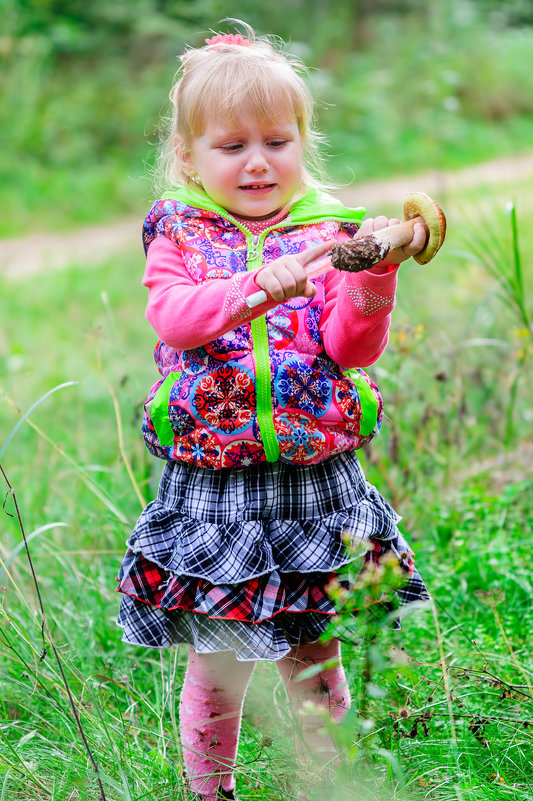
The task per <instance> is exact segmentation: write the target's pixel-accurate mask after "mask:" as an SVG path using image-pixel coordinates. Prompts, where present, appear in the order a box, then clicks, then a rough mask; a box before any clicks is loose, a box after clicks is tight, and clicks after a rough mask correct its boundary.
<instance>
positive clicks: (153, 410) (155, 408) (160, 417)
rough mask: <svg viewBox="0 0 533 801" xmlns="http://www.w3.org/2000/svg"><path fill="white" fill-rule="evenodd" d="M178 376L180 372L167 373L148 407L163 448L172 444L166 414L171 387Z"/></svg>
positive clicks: (169, 424)
mask: <svg viewBox="0 0 533 801" xmlns="http://www.w3.org/2000/svg"><path fill="white" fill-rule="evenodd" d="M179 378H181V372H179V373H169V374H168V375H167V377H166V378H165V380H164V381H163V383H162V384H161V386H160V387H159V389H158V390H157V392H156V393H155V395H154V397H153V400H152V405H151V407H150V417H151V418H152V423H153V424H154V428H155V431H156V434H157V436H158V439H159V442H160V443H161V445H162V446H163V447H164V448H170V446H171V445H173V444H174V431H173V429H172V425H171V423H170V418H169V416H168V404H169V401H170V392H171V390H172V387H173V386H174V384H175V383H176V381H177V380H178V379H179Z"/></svg>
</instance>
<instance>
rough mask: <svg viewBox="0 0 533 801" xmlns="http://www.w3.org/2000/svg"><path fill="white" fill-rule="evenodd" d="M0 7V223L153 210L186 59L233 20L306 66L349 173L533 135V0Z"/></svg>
mask: <svg viewBox="0 0 533 801" xmlns="http://www.w3.org/2000/svg"><path fill="white" fill-rule="evenodd" d="M0 15H1V26H0V98H1V106H0V109H1V110H0V115H1V116H0V126H1V128H2V135H3V144H2V149H1V151H0V192H1V196H0V197H1V206H2V215H1V219H0V234H3V235H11V234H18V233H23V232H24V230H26V229H27V227H28V226H31V227H32V228H35V227H38V228H43V229H46V228H50V227H53V228H62V227H65V226H69V225H71V224H72V223H78V222H87V221H94V220H102V219H106V218H109V216H115V215H117V214H122V213H124V212H129V211H132V210H135V211H137V210H138V209H140V208H142V209H144V207H145V206H146V204H147V203H148V202H149V201H150V199H151V197H152V188H151V182H150V179H149V177H148V170H147V168H149V166H150V165H151V164H152V163H153V159H154V147H153V144H154V143H155V142H156V141H157V132H158V125H159V119H160V116H161V114H164V113H165V112H166V111H167V99H168V91H169V88H170V85H171V82H172V78H173V75H174V73H175V70H176V69H177V65H178V62H177V56H178V54H179V53H180V52H181V51H182V49H183V46H184V44H185V42H188V43H190V44H192V45H197V44H202V43H203V40H204V38H205V36H206V35H207V36H209V35H210V33H209V30H210V28H214V29H215V30H217V31H218V30H220V29H224V28H226V29H228V25H227V23H225V24H222V25H218V24H217V23H218V21H219V20H222V19H223V18H225V17H237V18H240V19H243V20H245V21H246V22H248V23H249V24H251V25H252V26H253V27H254V28H255V29H256V31H257V33H260V34H264V33H269V34H270V33H272V34H277V35H279V36H281V37H282V38H283V39H284V40H286V41H288V42H289V44H290V48H291V49H292V50H293V51H294V52H295V53H296V54H297V55H298V56H300V57H301V58H302V59H303V60H304V61H305V63H306V64H307V65H308V66H309V67H310V68H311V73H310V78H309V80H310V84H311V87H312V90H313V93H314V94H315V96H316V98H317V101H318V108H317V112H318V125H319V128H320V129H321V130H322V131H323V132H324V133H325V134H326V136H327V138H328V139H329V141H330V143H331V149H330V157H329V159H328V168H329V171H330V173H331V175H332V177H333V178H334V179H335V180H336V181H338V182H339V183H341V184H346V183H350V182H352V181H362V180H365V179H368V178H373V177H376V176H380V177H381V176H389V175H391V174H395V173H408V172H410V171H412V170H426V169H435V168H436V169H440V168H456V167H461V166H462V165H465V164H471V163H473V162H476V161H482V160H486V159H490V158H493V157H495V156H497V155H502V154H505V153H511V152H512V153H516V152H521V151H524V150H526V149H527V148H530V147H531V143H532V142H533V70H532V69H531V64H532V57H533V2H532V0H475V2H474V1H473V0H448V1H447V2H445V1H444V0H438V1H437V2H431V3H428V2H427V1H426V0H335V2H332V3H325V2H323V0H285V2H283V3H257V2H255V0H234V2H227V1H226V0H224V2H222V0H192V1H189V2H188V1H187V0H115V2H109V0H91V2H86V0H70V1H69V0H33V2H30V0H2V3H1V4H0ZM229 29H231V26H230V27H229ZM28 214H30V217H29V218H28V217H27V215H28ZM23 219H24V224H22V225H21V221H22V220H23Z"/></svg>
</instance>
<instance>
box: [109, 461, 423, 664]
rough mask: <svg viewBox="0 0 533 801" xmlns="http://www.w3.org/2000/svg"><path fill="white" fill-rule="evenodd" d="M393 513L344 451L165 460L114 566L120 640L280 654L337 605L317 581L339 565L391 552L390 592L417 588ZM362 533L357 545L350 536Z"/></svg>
mask: <svg viewBox="0 0 533 801" xmlns="http://www.w3.org/2000/svg"><path fill="white" fill-rule="evenodd" d="M399 520H400V518H399V516H398V515H397V514H396V512H395V511H394V510H393V509H392V507H391V506H390V505H389V504H388V503H387V501H386V500H385V499H384V498H383V497H382V496H381V495H380V493H379V492H378V491H377V489H376V488H375V487H374V486H372V485H371V484H369V483H368V482H367V481H366V479H365V476H364V474H363V471H362V469H361V466H360V464H359V460H358V458H357V455H356V453H355V452H354V451H350V452H345V453H342V454H340V455H338V456H335V457H332V458H331V459H328V460H326V461H324V462H321V463H320V464H316V465H311V466H309V467H298V466H293V465H288V464H284V463H282V462H275V463H262V464H257V465H252V466H250V467H247V468H245V469H223V470H218V471H210V470H205V469H202V468H198V467H193V466H190V465H187V464H184V463H181V462H176V461H169V462H167V463H166V465H165V468H164V470H163V474H162V477H161V481H160V485H159V490H158V494H157V498H156V500H154V501H152V502H151V503H149V504H148V506H147V507H146V509H145V510H144V512H143V513H142V514H141V516H140V518H139V520H138V521H137V524H136V526H135V528H134V530H133V532H132V534H131V536H130V538H129V540H128V542H127V545H128V550H127V553H126V556H125V558H124V561H123V564H122V567H121V568H120V571H119V575H118V577H117V581H118V587H117V590H118V591H119V592H121V593H123V597H122V601H121V606H120V611H119V616H118V621H117V622H118V624H119V625H120V626H121V627H122V628H123V630H124V633H123V640H124V642H128V643H131V644H134V645H142V646H146V647H148V648H167V647H169V646H171V645H173V644H177V643H187V644H189V645H191V646H192V647H193V648H194V650H195V651H196V652H197V653H210V652H214V651H228V650H232V651H234V652H235V654H236V657H237V659H239V660H244V661H247V660H257V659H259V660H268V661H274V660H277V659H281V658H282V657H283V656H285V655H286V654H287V653H288V652H289V651H290V649H291V647H292V646H297V645H298V644H301V643H305V642H315V641H316V640H317V639H318V638H319V637H320V635H321V634H322V633H323V632H324V631H325V629H326V628H327V626H328V623H329V621H330V620H331V617H332V616H334V615H335V614H336V611H337V610H336V608H335V605H334V602H333V600H332V598H331V597H330V595H329V594H328V584H330V582H331V581H332V579H334V578H335V577H336V575H337V574H336V571H337V570H338V569H339V568H341V567H342V566H343V565H346V564H348V563H349V562H352V561H353V560H357V559H361V558H362V560H363V562H365V561H366V562H370V563H374V564H377V562H378V560H379V558H380V557H381V555H382V554H384V553H391V552H392V553H394V554H395V555H396V557H397V560H398V563H399V564H400V566H401V567H402V570H403V571H404V572H405V580H404V581H403V583H402V584H401V586H400V587H399V588H398V589H397V590H396V595H397V598H398V602H399V604H400V605H402V606H403V605H406V604H409V603H410V602H412V601H421V600H422V601H423V600H428V599H429V595H428V593H427V590H426V588H425V586H424V583H423V581H422V579H421V578H420V576H419V574H418V572H417V571H416V569H415V568H414V563H413V558H412V557H413V554H412V551H411V550H410V548H409V546H408V545H407V543H406V541H405V539H404V538H403V536H402V534H401V533H400V531H399V530H398V528H397V523H398V521H399ZM361 541H363V542H366V544H367V547H366V548H365V549H364V554H363V556H362V557H361V556H358V555H357V554H356V555H354V549H353V548H350V544H353V545H354V546H355V545H356V544H357V543H360V542H361ZM361 566H362V565H361ZM339 578H342V576H340V577H339Z"/></svg>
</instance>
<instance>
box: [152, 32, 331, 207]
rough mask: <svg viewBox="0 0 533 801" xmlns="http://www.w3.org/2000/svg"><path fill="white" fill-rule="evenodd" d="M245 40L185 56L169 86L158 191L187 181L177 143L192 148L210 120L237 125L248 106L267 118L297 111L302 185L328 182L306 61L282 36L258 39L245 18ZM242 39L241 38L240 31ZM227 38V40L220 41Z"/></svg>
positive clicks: (257, 116) (251, 111) (262, 118)
mask: <svg viewBox="0 0 533 801" xmlns="http://www.w3.org/2000/svg"><path fill="white" fill-rule="evenodd" d="M237 22H239V24H240V25H242V26H243V27H244V29H245V35H246V38H245V39H244V44H240V43H232V42H228V41H224V38H226V39H228V38H231V37H224V36H220V37H215V39H218V41H215V42H213V43H211V44H209V43H208V44H206V45H205V46H204V47H199V48H188V49H187V50H186V51H185V53H184V54H183V55H182V56H181V57H180V61H181V68H180V69H179V70H178V72H177V74H176V81H175V83H174V85H173V86H172V89H171V91H170V95H169V97H170V101H171V104H172V116H171V118H168V119H167V120H166V123H167V134H166V136H165V137H164V138H163V140H162V143H161V146H160V151H159V158H158V165H157V168H156V184H157V190H158V191H159V192H161V191H164V189H168V188H170V187H172V186H174V185H175V184H176V183H178V184H179V183H188V182H190V181H191V177H190V176H189V175H187V174H186V173H185V172H184V171H183V170H182V166H181V160H180V159H179V158H178V154H177V148H179V147H181V148H182V149H185V150H186V149H188V148H189V147H190V146H191V144H192V141H193V139H194V138H195V137H197V136H201V135H202V134H203V133H204V132H205V129H206V126H207V125H209V123H210V122H212V121H215V120H220V118H221V117H222V118H223V119H224V121H227V122H228V123H229V124H238V121H239V119H240V118H242V115H243V111H245V113H246V114H247V115H251V116H252V117H254V118H255V119H257V120H259V121H261V122H265V121H268V120H270V119H273V118H274V119H275V118H276V117H278V116H284V115H287V116H289V115H290V116H292V115H294V118H295V120H296V122H297V125H298V129H299V132H300V136H301V137H302V143H303V184H304V186H303V187H302V188H305V187H307V186H312V185H318V184H319V183H323V182H324V175H323V169H322V156H321V152H320V146H321V144H322V137H321V135H320V134H319V133H317V131H315V130H313V127H312V126H313V119H314V103H313V98H312V96H311V93H310V91H309V89H308V87H307V86H306V84H305V81H304V80H303V76H304V75H305V74H306V69H305V67H304V65H303V64H302V63H301V62H300V61H299V60H298V59H297V58H296V57H295V56H293V55H292V54H289V53H287V52H286V51H284V50H283V49H282V45H281V43H280V42H279V40H277V39H274V38H272V37H267V36H262V37H259V38H256V36H255V33H254V31H253V29H252V28H250V26H249V25H246V24H245V23H242V22H240V21H237ZM236 38H237V40H240V41H241V42H242V37H241V36H237V37H236ZM221 40H222V41H221Z"/></svg>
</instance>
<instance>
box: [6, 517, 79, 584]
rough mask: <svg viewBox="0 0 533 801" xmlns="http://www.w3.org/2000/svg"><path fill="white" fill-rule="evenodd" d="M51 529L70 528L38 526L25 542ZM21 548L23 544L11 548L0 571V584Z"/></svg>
mask: <svg viewBox="0 0 533 801" xmlns="http://www.w3.org/2000/svg"><path fill="white" fill-rule="evenodd" d="M52 528H70V526H69V525H67V523H59V522H56V523H47V524H46V525H44V526H39V528H36V529H35V530H34V531H32V532H31V534H28V535H27V537H26V542H30V540H32V539H33V538H34V537H37V536H38V535H39V534H42V533H43V532H44V531H48V530H49V529H52ZM23 548H24V543H23V542H19V544H18V545H17V546H16V548H13V550H12V551H11V553H10V554H9V556H8V557H7V559H6V560H5V562H4V564H3V566H2V568H1V569H0V582H2V581H3V579H4V576H5V574H6V571H7V569H8V567H9V565H10V564H11V562H12V561H13V560H14V559H15V557H16V556H17V554H18V553H19V552H20V551H22V549H23Z"/></svg>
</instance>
